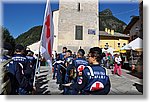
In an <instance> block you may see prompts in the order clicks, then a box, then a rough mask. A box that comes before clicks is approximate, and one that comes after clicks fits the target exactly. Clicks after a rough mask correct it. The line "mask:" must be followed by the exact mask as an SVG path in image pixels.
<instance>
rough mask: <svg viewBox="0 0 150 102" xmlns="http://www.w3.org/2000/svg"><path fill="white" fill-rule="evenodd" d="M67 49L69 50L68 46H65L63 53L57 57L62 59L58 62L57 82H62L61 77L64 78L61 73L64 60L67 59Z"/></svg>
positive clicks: (58, 59)
mask: <svg viewBox="0 0 150 102" xmlns="http://www.w3.org/2000/svg"><path fill="white" fill-rule="evenodd" d="M66 51H67V48H66V47H63V49H62V53H60V54H58V57H57V59H56V60H57V61H62V63H58V64H57V77H56V78H57V82H56V83H57V84H61V79H62V74H61V68H62V66H63V64H64V63H63V62H64V60H65V58H64V57H65V54H66Z"/></svg>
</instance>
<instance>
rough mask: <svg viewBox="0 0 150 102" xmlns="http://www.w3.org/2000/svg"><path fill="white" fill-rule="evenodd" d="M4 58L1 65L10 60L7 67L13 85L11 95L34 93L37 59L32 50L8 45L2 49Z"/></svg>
mask: <svg viewBox="0 0 150 102" xmlns="http://www.w3.org/2000/svg"><path fill="white" fill-rule="evenodd" d="M1 53H2V56H1V58H0V63H3V62H5V61H8V60H9V63H7V65H5V69H6V70H7V71H8V73H7V74H8V77H9V79H10V83H11V91H10V93H8V94H10V95H28V94H32V93H33V92H34V86H33V85H34V84H33V83H34V76H35V68H36V59H35V58H34V56H33V54H34V53H33V52H32V51H31V50H26V49H25V48H24V47H23V46H22V45H20V44H18V45H16V46H15V50H14V51H13V47H12V46H11V45H10V44H8V43H6V44H4V46H3V49H1Z"/></svg>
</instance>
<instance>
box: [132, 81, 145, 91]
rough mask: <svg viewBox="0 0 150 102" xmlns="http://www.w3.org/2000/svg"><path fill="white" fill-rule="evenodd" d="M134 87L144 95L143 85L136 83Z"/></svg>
mask: <svg viewBox="0 0 150 102" xmlns="http://www.w3.org/2000/svg"><path fill="white" fill-rule="evenodd" d="M133 86H135V87H136V89H137V90H138V91H139V92H141V93H143V85H140V84H138V83H134V84H133Z"/></svg>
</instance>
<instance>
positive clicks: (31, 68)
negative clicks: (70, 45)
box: [0, 44, 122, 95]
mask: <svg viewBox="0 0 150 102" xmlns="http://www.w3.org/2000/svg"><path fill="white" fill-rule="evenodd" d="M55 54H56V55H52V64H53V77H52V79H53V80H57V82H56V83H57V84H59V90H63V93H62V94H64V95H79V94H81V95H92V94H93V95H94V94H96V95H98V94H99V95H101V94H102V95H105V94H108V93H109V91H110V87H111V83H110V79H109V76H108V75H107V72H106V68H109V69H112V70H113V74H116V73H117V72H118V73H117V74H118V75H119V76H121V74H122V71H121V66H122V65H121V62H122V59H121V57H120V56H119V55H118V54H115V55H113V56H112V55H111V54H110V53H102V50H101V48H99V47H93V48H91V49H90V50H89V53H88V54H87V55H85V51H84V49H81V48H80V49H79V50H78V51H77V53H75V52H74V53H72V51H71V50H68V49H67V48H66V47H63V49H62V53H59V54H57V53H55ZM33 55H34V53H33V52H32V51H31V50H26V49H25V48H24V47H23V46H22V45H16V47H15V51H14V52H13V53H12V47H11V46H10V45H9V44H6V45H4V49H3V54H2V56H1V58H0V62H4V61H6V60H8V59H11V60H10V62H9V63H8V64H7V66H6V69H7V70H8V72H9V77H10V81H11V83H12V84H11V87H12V90H11V93H10V94H12V95H16V94H19V95H27V94H33V92H34V91H35V88H34V84H35V83H34V81H35V80H34V78H35V73H36V72H35V71H36V65H39V63H40V61H37V57H38V55H36V56H35V57H34V56H33ZM54 56H55V57H54ZM36 62H38V64H37V63H36ZM38 69H39V68H38Z"/></svg>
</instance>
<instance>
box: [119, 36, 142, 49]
mask: <svg viewBox="0 0 150 102" xmlns="http://www.w3.org/2000/svg"><path fill="white" fill-rule="evenodd" d="M142 43H143V40H142V39H141V38H139V37H138V38H136V39H135V40H133V41H131V42H130V43H129V44H127V45H125V46H124V47H122V48H121V50H131V49H132V50H137V49H142V48H143V46H142Z"/></svg>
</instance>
